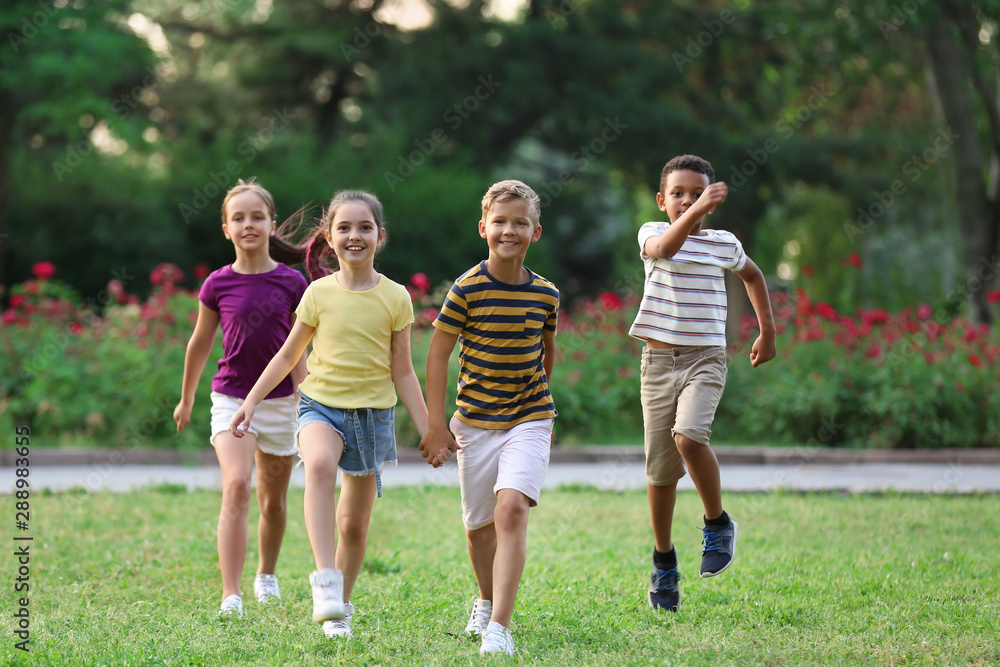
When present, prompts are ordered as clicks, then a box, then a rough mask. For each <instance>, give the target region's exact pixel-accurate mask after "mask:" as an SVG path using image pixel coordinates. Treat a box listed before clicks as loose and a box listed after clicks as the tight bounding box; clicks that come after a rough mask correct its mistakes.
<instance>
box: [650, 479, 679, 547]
mask: <svg viewBox="0 0 1000 667" xmlns="http://www.w3.org/2000/svg"><path fill="white" fill-rule="evenodd" d="M646 497H647V498H648V500H649V514H650V517H651V518H652V520H653V542H654V543H655V545H656V550H657V551H659V552H661V553H669V552H670V550H671V549H673V548H674V544H673V542H672V541H671V535H670V533H671V530H672V529H673V525H674V504H675V503H676V501H677V482H674V483H673V484H667V485H666V486H653V485H652V484H647V485H646Z"/></svg>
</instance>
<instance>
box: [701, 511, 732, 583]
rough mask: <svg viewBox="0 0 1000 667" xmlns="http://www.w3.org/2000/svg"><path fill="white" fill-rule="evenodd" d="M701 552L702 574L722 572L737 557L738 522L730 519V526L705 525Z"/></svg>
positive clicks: (705, 575)
mask: <svg viewBox="0 0 1000 667" xmlns="http://www.w3.org/2000/svg"><path fill="white" fill-rule="evenodd" d="M701 531H702V534H703V536H704V537H703V539H702V545H703V547H704V548H703V549H702V552H701V576H703V577H714V576H715V575H717V574H722V573H723V572H725V571H726V568H728V567H729V566H730V565H732V563H733V558H735V557H736V534H737V532H738V531H737V527H736V522H735V521H733V520H732V519H729V525H728V526H705V527H704V528H702V529H701Z"/></svg>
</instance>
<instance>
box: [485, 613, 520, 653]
mask: <svg viewBox="0 0 1000 667" xmlns="http://www.w3.org/2000/svg"><path fill="white" fill-rule="evenodd" d="M487 653H506V654H507V655H509V656H510V657H512V658H513V657H514V638H513V637H512V636H511V634H510V630H508V629H507V628H505V627H503V626H502V625H500V624H499V623H493V622H490V624H489V625H488V626H486V632H484V633H483V645H482V646H481V647H479V655H486V654H487Z"/></svg>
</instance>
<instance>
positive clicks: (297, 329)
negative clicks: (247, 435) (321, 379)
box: [229, 320, 316, 438]
mask: <svg viewBox="0 0 1000 667" xmlns="http://www.w3.org/2000/svg"><path fill="white" fill-rule="evenodd" d="M314 333H316V327H312V326H309V325H308V324H305V323H303V322H302V320H296V321H295V324H294V325H293V326H292V330H291V331H290V332H289V333H288V338H286V339H285V344H284V345H282V346H281V349H280V350H278V353H277V354H275V355H274V358H273V359H271V361H270V363H268V365H267V367H266V368H265V369H264V372H263V373H261V374H260V377H259V378H258V379H257V382H256V383H255V384H254V386H253V389H251V390H250V393H249V394H247V397H246V399H244V401H243V405H242V406H241V407H240V409H239V410H237V411H236V414H234V415H233V418H232V420H231V421H230V422H229V432H230V433H232V434H233V435H235V436H236V437H237V438H242V437H243V433H244V431H243V430H240V429H239V428H238V427H239V426H240V424H242V425H243V429H244V430H245V429H247V428H249V427H250V421H251V420H252V419H253V413H254V409H255V408H256V407H257V404H258V403H260V402H261V401H262V400H264V397H265V396H267V395H268V394H270V393H271V390H272V389H274V388H275V387H277V386H278V383H279V382H281V381H282V380H283V379H284V378H285V376H286V375H288V374H289V372H291V370H292V369H293V368H295V366H296V364H298V363H299V361H300V360H301V359H302V353H303V352H305V350H306V346H307V345H309V340H310V339H311V338H312V337H313V334H314Z"/></svg>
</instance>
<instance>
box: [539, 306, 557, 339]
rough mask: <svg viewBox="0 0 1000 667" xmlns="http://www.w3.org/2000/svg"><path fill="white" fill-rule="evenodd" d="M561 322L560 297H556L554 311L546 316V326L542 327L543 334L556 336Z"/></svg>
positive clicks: (551, 336)
mask: <svg viewBox="0 0 1000 667" xmlns="http://www.w3.org/2000/svg"><path fill="white" fill-rule="evenodd" d="M558 324H559V297H558V296H557V297H556V304H555V306H554V307H553V308H552V312H551V313H549V316H548V317H546V318H545V327H544V328H543V329H542V332H543V335H545V336H548V337H550V338H554V337H555V335H556V329H557V328H558Z"/></svg>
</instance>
